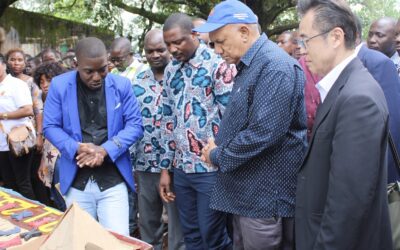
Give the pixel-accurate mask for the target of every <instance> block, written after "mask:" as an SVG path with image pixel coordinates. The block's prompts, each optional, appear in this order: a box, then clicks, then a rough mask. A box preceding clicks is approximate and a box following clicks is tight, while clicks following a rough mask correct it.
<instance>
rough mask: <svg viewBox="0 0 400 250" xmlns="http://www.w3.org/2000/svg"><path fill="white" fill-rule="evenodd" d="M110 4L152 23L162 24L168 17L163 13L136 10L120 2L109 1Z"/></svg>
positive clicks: (116, 0)
mask: <svg viewBox="0 0 400 250" xmlns="http://www.w3.org/2000/svg"><path fill="white" fill-rule="evenodd" d="M110 3H111V4H113V5H115V6H117V7H118V8H121V9H124V10H126V11H128V12H131V13H133V14H137V15H139V16H142V17H144V18H147V19H149V20H152V21H153V22H156V23H159V24H163V23H164V21H165V19H167V17H168V15H167V14H164V13H154V12H152V11H148V10H146V9H144V8H138V7H134V6H130V5H127V4H125V3H124V2H122V0H111V1H110Z"/></svg>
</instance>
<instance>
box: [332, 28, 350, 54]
mask: <svg viewBox="0 0 400 250" xmlns="http://www.w3.org/2000/svg"><path fill="white" fill-rule="evenodd" d="M345 35H346V34H345V33H344V31H343V30H342V28H340V27H336V28H334V29H333V30H332V31H331V32H330V35H329V36H330V37H331V39H332V41H333V47H334V48H335V49H336V48H338V47H339V46H341V45H344V44H345Z"/></svg>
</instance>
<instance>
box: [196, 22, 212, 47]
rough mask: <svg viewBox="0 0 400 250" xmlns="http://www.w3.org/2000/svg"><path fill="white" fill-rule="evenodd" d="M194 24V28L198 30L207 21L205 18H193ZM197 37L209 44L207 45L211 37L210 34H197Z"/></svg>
mask: <svg viewBox="0 0 400 250" xmlns="http://www.w3.org/2000/svg"><path fill="white" fill-rule="evenodd" d="M192 23H193V27H194V28H197V27H199V26H201V25H203V24H205V23H206V20H204V19H203V18H200V17H196V18H193V20H192ZM197 36H198V37H199V38H200V39H201V40H203V41H204V43H205V44H207V45H208V44H209V42H210V37H209V36H208V33H197Z"/></svg>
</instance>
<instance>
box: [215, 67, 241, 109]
mask: <svg viewBox="0 0 400 250" xmlns="http://www.w3.org/2000/svg"><path fill="white" fill-rule="evenodd" d="M236 73H237V71H236V67H235V65H234V64H230V65H229V64H227V63H226V62H225V61H222V62H220V63H219V65H218V67H217V69H216V70H215V72H214V79H215V83H214V95H215V99H216V101H217V103H218V108H219V110H220V112H221V115H222V114H223V113H224V111H225V107H226V105H227V104H228V102H229V96H230V93H231V90H232V87H233V80H234V78H235V75H236Z"/></svg>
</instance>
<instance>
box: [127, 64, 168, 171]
mask: <svg viewBox="0 0 400 250" xmlns="http://www.w3.org/2000/svg"><path fill="white" fill-rule="evenodd" d="M132 87H133V93H134V94H135V96H136V99H137V100H138V102H139V105H140V111H141V114H142V120H143V126H144V135H143V138H142V140H140V141H138V142H136V143H135V145H134V146H133V147H132V150H131V154H133V155H132V159H133V162H134V167H135V170H137V171H144V172H151V173H160V172H161V169H160V168H159V164H160V155H161V154H165V149H164V148H162V147H161V145H162V144H161V143H160V139H161V129H160V117H161V97H162V96H161V92H162V89H163V83H162V81H160V82H159V81H157V80H156V79H155V78H154V74H153V72H152V71H151V69H147V70H145V71H142V72H140V73H139V74H137V75H136V77H135V79H134V81H133V85H132Z"/></svg>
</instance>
